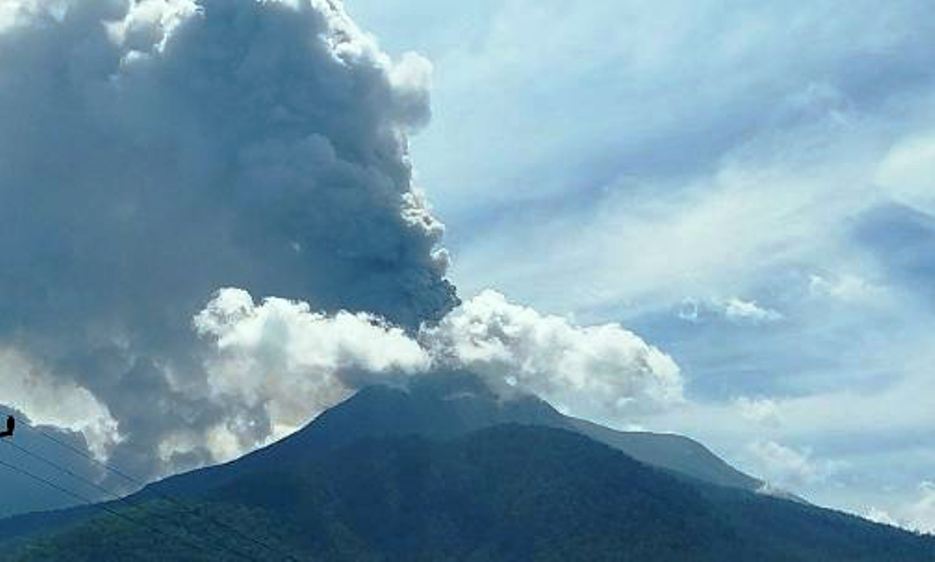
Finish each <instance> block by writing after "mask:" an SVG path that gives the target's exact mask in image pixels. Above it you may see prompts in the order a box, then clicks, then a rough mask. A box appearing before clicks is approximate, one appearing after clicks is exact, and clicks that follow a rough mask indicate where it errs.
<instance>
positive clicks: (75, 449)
mask: <svg viewBox="0 0 935 562" xmlns="http://www.w3.org/2000/svg"><path fill="white" fill-rule="evenodd" d="M23 425H24V426H25V427H26V428H27V429H28V430H30V431H32V432H34V433H37V434H39V435H41V436H42V437H44V438H46V439H48V440H50V441H52V442H53V443H56V444H58V445H59V446H61V447H64V448H66V449H68V450H69V451H71V452H72V453H74V454H76V455H78V456H80V457H82V458H84V459H86V460H88V461H90V462H92V463H94V464H96V465H97V466H100V467H101V468H103V469H105V470H107V471H109V472H111V473H113V474H116V475H117V476H119V477H121V478H123V479H124V480H126V481H127V482H131V483H133V484H136V485H137V486H139V487H140V488H141V489H142V488H144V487H146V486H147V483H146V482H144V481H143V480H141V479H139V478H135V477H133V476H131V475H130V474H127V473H126V472H124V471H123V470H120V469H119V468H117V467H116V466H113V465H111V464H108V463H106V462H103V461H100V460H98V459H96V458H94V456H92V455H90V454H88V453H87V452H86V451H83V450H81V449H79V448H78V447H75V446H74V445H72V444H71V443H67V442H65V441H62V440H61V439H59V438H57V437H55V436H54V435H52V434H50V433H48V432H47V431H43V430H42V429H40V428H38V427H35V426H32V425H29V424H23ZM149 492H150V493H152V494H153V495H155V496H157V497H159V498H160V499H163V500H165V501H167V502H170V503H172V504H174V505H175V506H177V507H180V508H182V509H184V510H186V512H187V513H190V514H193V515H196V516H200V517H202V518H204V519H205V520H207V521H209V522H211V523H213V524H214V525H216V526H218V527H220V528H222V529H225V530H227V531H228V532H231V533H234V534H236V535H237V536H239V537H241V538H243V539H244V540H247V541H249V542H251V543H253V544H255V545H257V546H259V547H262V548H265V549H266V550H268V551H270V552H271V553H273V554H276V555H278V556H282V557H283V559H284V560H293V561H294V562H300V561H299V559H298V558H296V557H295V556H293V555H292V554H289V553H288V552H284V551H282V550H281V549H279V548H276V547H273V546H270V545H269V544H267V543H266V542H264V541H261V540H259V539H256V538H254V537H251V536H250V535H247V534H245V533H244V532H242V531H241V530H240V529H238V528H236V527H234V526H232V525H229V524H227V523H225V522H223V521H221V520H219V519H217V518H216V517H213V516H211V515H210V514H207V513H198V512H197V511H195V510H194V509H193V508H192V507H191V506H189V505H186V504H185V503H184V502H183V501H181V500H179V499H177V498H174V497H172V496H171V495H168V494H165V493H163V492H160V491H158V490H156V489H153V488H150V489H149Z"/></svg>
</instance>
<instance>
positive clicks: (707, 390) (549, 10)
mask: <svg viewBox="0 0 935 562" xmlns="http://www.w3.org/2000/svg"><path fill="white" fill-rule="evenodd" d="M347 4H348V6H347V7H348V10H349V12H350V13H351V15H352V16H353V17H354V18H355V19H356V20H357V21H358V23H360V24H361V25H362V26H363V27H364V28H365V29H367V30H368V31H370V32H372V33H374V34H375V35H376V36H378V37H379V40H380V42H381V46H382V47H383V48H385V49H386V50H387V51H389V52H390V53H391V54H393V55H395V56H398V55H401V54H402V53H404V52H406V51H409V50H415V51H417V52H419V53H421V54H423V55H425V56H426V57H427V58H429V59H430V60H431V61H432V64H433V66H434V72H433V82H432V108H433V118H432V121H431V124H430V125H429V127H428V128H427V129H426V130H424V131H422V132H421V133H420V134H418V135H417V136H416V137H415V138H414V139H413V141H412V150H413V161H414V163H415V168H416V178H417V182H418V184H419V185H420V186H422V187H423V188H424V189H425V190H426V191H427V193H428V196H429V199H430V201H431V203H432V204H433V205H434V207H435V209H436V212H437V214H438V215H439V217H440V218H441V220H442V221H443V222H445V223H446V225H447V232H446V246H448V247H449V248H450V250H451V252H452V255H453V269H452V273H451V277H452V279H453V281H454V282H455V284H456V285H457V286H458V287H459V290H460V292H461V294H462V296H470V295H471V294H473V293H476V292H478V291H480V290H482V289H483V288H486V287H491V286H492V287H495V288H497V289H498V290H500V291H502V292H504V293H505V294H506V295H507V296H508V297H509V298H511V299H513V300H516V301H519V302H522V303H525V304H529V305H531V306H535V307H536V308H537V309H540V310H544V311H548V312H552V313H557V314H563V315H567V316H569V317H571V318H574V319H575V320H576V321H579V322H583V323H591V322H609V321H614V322H620V323H622V324H623V325H624V326H626V327H627V328H630V329H632V330H634V331H635V332H636V333H638V334H639V335H640V336H642V337H643V338H645V339H646V340H647V341H648V342H650V343H652V344H653V345H657V346H659V347H660V348H661V349H663V350H664V351H666V352H667V353H669V354H670V355H671V356H672V357H673V358H674V359H675V360H676V361H677V362H678V364H679V365H680V367H681V369H682V373H683V375H684V377H685V379H686V381H687V390H686V398H687V402H686V404H685V405H684V406H683V407H680V408H676V409H674V410H671V411H667V412H666V413H664V414H656V415H647V416H643V417H639V418H633V419H607V420H604V421H606V422H609V423H614V424H616V425H618V426H627V425H639V426H644V427H647V428H651V429H657V430H673V431H679V432H684V433H688V434H690V435H693V436H695V437H698V438H700V439H701V440H703V441H704V442H705V443H707V444H709V445H710V446H711V447H712V448H714V449H715V450H717V451H718V452H720V453H722V454H724V455H725V456H726V457H727V458H728V459H729V460H730V461H731V462H733V463H735V464H737V465H738V466H741V467H743V468H746V469H748V470H750V471H751V472H754V473H756V474H760V475H763V476H765V477H767V478H769V479H770V480H771V481H773V482H774V483H776V484H777V485H780V486H785V487H788V488H792V489H794V490H795V491H798V492H800V493H802V494H804V495H805V496H806V497H809V498H811V499H813V500H814V501H816V502H818V503H822V504H826V505H832V506H835V507H840V508H845V509H848V510H851V511H855V512H859V513H871V512H872V513H874V514H875V515H876V516H878V517H884V516H886V515H888V516H891V517H893V518H894V519H898V520H902V521H912V522H914V523H915V524H916V525H917V526H926V525H928V526H929V528H931V525H933V524H935V519H933V513H932V511H933V509H932V508H933V503H935V500H933V494H932V490H931V486H930V485H929V484H926V482H930V481H932V480H935V432H933V430H932V428H933V427H935V390H933V383H935V372H933V370H932V367H931V365H932V364H933V362H932V359H933V350H935V346H933V343H935V341H933V340H935V337H933V335H932V333H931V330H930V326H931V325H932V322H933V320H935V307H933V302H935V301H933V300H932V298H933V296H935V291H933V281H935V277H933V275H935V215H933V213H935V66H933V65H932V64H931V61H932V60H933V55H935V39H933V37H935V7H933V6H932V4H931V3H929V2H924V1H894V2H888V3H885V4H882V5H881V4H879V3H876V2H861V1H857V2H852V1H848V2H841V1H820V2H810V3H807V4H798V5H790V4H789V3H787V2H730V1H723V0H721V1H700V2H675V1H672V2H653V3H651V4H650V3H646V2H625V1H601V0H595V1H592V2H578V3H568V2H559V1H551V0H545V1H535V2H533V1H525V0H507V1H502V2H469V3H457V4H452V3H444V4H440V3H437V2H427V1H420V0H415V1H413V0H379V1H376V0H348V2H347Z"/></svg>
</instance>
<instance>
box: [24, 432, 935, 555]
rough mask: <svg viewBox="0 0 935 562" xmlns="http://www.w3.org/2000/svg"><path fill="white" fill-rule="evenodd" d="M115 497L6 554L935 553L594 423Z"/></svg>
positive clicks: (418, 440)
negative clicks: (663, 455) (628, 444)
mask: <svg viewBox="0 0 935 562" xmlns="http://www.w3.org/2000/svg"><path fill="white" fill-rule="evenodd" d="M113 508H114V509H119V510H121V511H120V513H122V514H124V515H126V516H129V517H130V519H132V520H133V521H134V522H135V523H133V522H131V521H130V520H127V519H121V518H118V517H115V516H113V515H102V516H100V517H98V518H95V519H93V520H91V521H88V522H84V523H80V524H78V525H76V526H74V527H72V528H69V529H65V530H61V531H58V532H56V533H55V534H54V535H52V536H47V537H43V538H39V539H34V540H32V541H31V542H29V543H27V544H25V545H19V546H18V548H16V549H14V550H8V551H7V556H8V558H9V559H13V560H50V561H51V560H131V559H132V560H237V559H261V560H282V559H290V558H294V559H297V560H323V561H324V560H328V561H331V560H333V561H358V560H363V561H370V560H372V561H400V562H402V561H411V560H425V561H437V560H470V561H486V560H491V561H493V560H498V561H499V560H504V561H505V560H510V561H512V560H516V561H520V560H523V561H525V560H542V561H551V560H555V561H559V560H560V561H576V560H581V561H601V560H607V561H611V560H613V561H628V560H632V561H641V562H642V561H647V560H652V561H654V562H665V561H669V560H672V561H675V560H678V561H686V560H699V561H709V560H710V561H723V560H732V561H734V560H736V561H744V560H755V561H757V562H770V561H777V562H779V561H784V562H785V561H803V562H804V561H809V562H812V561H816V560H820V561H823V562H835V561H842V562H843V561H847V562H855V561H858V562H859V561H866V562H887V561H894V562H895V561H900V562H903V561H905V562H910V561H932V560H935V539H933V538H926V537H920V536H916V535H913V534H911V533H907V532H904V531H900V530H897V529H893V528H890V527H886V526H881V525H876V524H872V523H869V522H866V521H863V520H861V519H858V518H855V517H850V516H846V515H843V514H839V513H836V512H832V511H828V510H823V509H819V508H815V507H811V506H807V505H802V504H798V503H795V502H789V501H784V500H780V499H775V498H769V497H763V496H758V495H755V494H751V493H749V492H747V491H743V490H737V489H730V488H722V487H716V486H711V485H708V484H703V483H700V482H691V481H687V480H685V479H680V478H675V477H673V476H671V475H670V474H669V473H667V472H664V471H661V470H658V469H655V468H651V467H648V466H646V465H643V464H641V463H639V462H637V461H634V460H633V459H631V458H629V457H627V456H626V455H624V454H623V453H621V452H619V451H617V450H614V449H611V448H610V447H608V446H606V445H603V444H600V443H597V442H595V441H593V440H591V439H588V438H586V437H584V436H581V435H579V434H575V433H572V432H568V431H564V430H559V429H552V428H544V427H533V426H519V425H502V426H497V427H494V428H489V429H484V430H480V431H476V432H472V433H470V434H468V435H465V436H460V437H456V438H453V439H448V440H432V439H428V438H425V437H418V436H410V437H387V438H377V439H374V438H365V439H362V440H358V441H356V442H354V443H351V444H349V445H346V446H343V447H340V448H338V449H335V450H333V451H332V452H331V453H329V454H328V455H323V456H321V457H320V458H318V459H316V460H315V461H313V462H309V463H304V464H291V465H290V464H284V465H272V466H268V467H265V468H264V469H262V470H256V471H253V472H251V473H249V474H245V475H241V476H239V477H238V478H236V479H235V480H233V481H230V482H228V483H226V484H225V485H223V486H221V487H219V488H216V489H214V490H212V491H210V493H208V494H205V495H204V496H203V497H202V498H201V499H200V500H199V501H198V503H197V504H188V503H186V504H178V503H172V502H169V503H167V502H162V501H155V500H154V501H150V502H148V503H146V505H145V507H144V508H143V510H142V511H135V510H129V509H128V508H123V507H120V504H116V505H114V506H113ZM139 522H144V523H145V525H146V526H145V527H143V526H140V525H139V524H138V523H139ZM218 522H219V523H220V525H218ZM232 529H237V530H238V531H240V532H241V533H242V535H243V536H242V537H239V538H238V535H237V533H235V532H233V531H232ZM246 537H249V539H247V538H246ZM251 541H256V542H251ZM258 542H261V543H263V544H262V545H261V544H258Z"/></svg>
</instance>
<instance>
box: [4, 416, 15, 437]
mask: <svg viewBox="0 0 935 562" xmlns="http://www.w3.org/2000/svg"><path fill="white" fill-rule="evenodd" d="M15 429H16V419H15V418H14V417H13V416H7V417H6V431H0V438H3V437H13V430H15Z"/></svg>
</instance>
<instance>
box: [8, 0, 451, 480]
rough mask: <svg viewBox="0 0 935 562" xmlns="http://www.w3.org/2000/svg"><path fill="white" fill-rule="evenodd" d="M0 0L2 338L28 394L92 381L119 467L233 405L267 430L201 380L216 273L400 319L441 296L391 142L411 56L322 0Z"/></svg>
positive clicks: (442, 306) (400, 120)
mask: <svg viewBox="0 0 935 562" xmlns="http://www.w3.org/2000/svg"><path fill="white" fill-rule="evenodd" d="M0 14H2V15H0V18H3V19H2V20H0V29H2V31H0V123H2V127H0V349H4V350H6V352H7V355H11V356H12V355H13V354H14V351H15V356H16V357H17V361H19V362H24V361H25V362H28V363H29V364H30V369H31V370H33V371H35V373H37V374H35V378H36V380H37V381H38V382H37V384H36V385H35V387H34V388H35V390H33V391H32V392H33V393H37V392H48V393H55V392H60V391H61V388H62V387H63V386H67V387H74V386H77V387H78V388H81V389H84V390H86V391H87V392H89V393H90V394H91V395H93V396H94V397H96V399H97V400H98V401H99V402H100V404H101V405H102V406H103V408H105V409H106V410H107V411H108V412H109V415H110V416H112V417H113V419H114V420H116V422H117V424H118V426H119V432H120V435H121V438H122V443H121V444H120V445H119V446H117V447H116V449H115V450H114V451H113V454H115V455H116V457H117V459H116V460H117V461H119V462H120V463H122V464H123V465H125V466H127V468H128V470H130V469H132V470H137V471H140V472H143V473H151V472H152V471H153V470H157V469H160V468H165V469H167V468H175V467H179V466H185V465H191V464H197V463H200V462H204V461H207V460H210V459H211V457H210V455H208V454H207V450H206V449H205V448H204V447H202V446H195V445H192V446H179V447H174V446H171V445H167V443H175V442H181V443H188V442H191V443H197V442H200V441H202V439H201V438H200V437H198V436H199V435H201V434H202V433H203V432H204V431H206V430H207V429H208V428H211V427H214V426H216V425H217V424H219V423H225V422H226V420H229V419H238V420H239V422H238V423H239V424H240V427H238V429H239V430H240V432H239V433H238V435H241V436H243V439H245V440H246V442H247V443H250V442H254V441H255V440H256V439H262V438H263V437H265V436H266V435H268V433H269V428H268V423H269V422H268V420H267V419H263V418H257V419H241V417H240V416H239V415H233V414H232V412H230V411H228V410H227V408H226V406H225V405H223V404H219V403H217V402H216V401H212V400H210V398H211V397H210V394H209V388H208V386H207V377H206V374H205V372H204V370H203V368H202V360H201V358H200V357H199V356H198V350H197V348H196V347H195V344H196V343H197V338H196V337H195V336H194V334H193V332H192V330H191V319H192V315H193V314H194V313H196V312H197V311H198V310H200V309H201V308H202V307H203V306H204V303H205V302H206V301H207V300H208V299H210V298H211V296H212V294H213V293H214V292H215V291H216V290H217V289H218V288H219V287H222V286H228V285H232V286H237V287H242V288H244V289H247V290H250V291H251V292H253V293H254V294H259V295H277V296H282V297H288V298H301V299H303V300H307V301H309V302H311V303H313V305H314V306H315V307H316V308H320V309H323V310H326V311H336V310H339V309H348V310H351V311H368V312H370V313H373V314H378V315H380V316H383V317H385V318H387V319H388V320H389V321H391V322H394V323H396V324H399V325H402V326H404V327H406V328H408V329H410V330H414V329H416V328H417V327H418V325H419V324H420V322H422V321H424V320H433V319H438V318H440V317H441V316H442V315H444V314H445V313H446V312H447V311H448V310H449V309H451V308H452V307H453V306H454V305H455V304H456V298H455V296H454V290H453V287H452V286H451V285H450V284H449V283H448V282H447V281H446V280H445V279H444V275H445V269H446V257H445V254H444V252H443V251H442V250H441V249H440V248H439V247H438V242H439V239H440V236H441V234H442V226H441V225H440V224H439V223H438V222H437V221H436V220H435V219H434V218H433V217H432V216H431V215H430V214H429V212H428V211H427V210H426V208H425V207H424V205H423V203H422V199H421V197H420V196H419V194H418V192H417V191H415V190H414V189H413V185H412V179H411V169H410V165H409V161H408V157H407V147H406V132H407V131H410V130H412V129H414V128H417V127H419V126H420V125H422V124H424V123H425V122H426V121H427V119H428V117H429V107H428V93H427V81H428V74H429V72H430V67H429V65H428V63H427V62H426V61H424V60H423V59H420V58H418V57H416V56H407V57H404V58H403V59H402V61H401V62H399V63H397V64H393V63H392V62H391V61H390V60H389V59H388V58H387V57H386V56H385V55H384V54H382V53H381V52H380V51H379V50H378V49H377V48H376V46H375V44H374V42H373V41H372V40H371V39H369V38H368V37H367V36H365V35H363V34H362V33H361V32H360V31H359V30H358V29H357V28H356V27H355V26H354V25H353V23H352V22H351V21H350V20H349V19H348V18H347V16H346V15H345V14H344V12H343V11H342V9H341V8H340V7H337V6H335V5H334V4H332V3H330V2H324V1H321V2H318V1H315V2H310V1H306V0H303V1H286V0H282V1H265V2H258V1H255V0H202V1H199V2H197V3H196V2H190V1H175V0H165V1H160V0H144V1H141V2H137V3H130V2H128V1H116V0H74V1H67V2H62V1H52V0H48V1H26V2H15V3H12V4H11V3H9V2H4V9H3V12H0ZM4 398H6V397H4ZM10 400H11V401H13V402H17V403H19V402H26V401H28V399H27V398H26V397H16V396H14V397H11V398H10ZM31 415H33V416H35V417H36V418H37V419H40V420H41V419H43V418H52V417H54V416H53V415H52V414H51V413H50V412H32V413H31ZM59 417H60V416H59ZM70 419H71V422H72V425H73V426H74V427H76V428H82V429H83V428H85V427H87V426H89V425H93V424H92V422H89V421H88V420H85V419H82V416H81V415H80V414H78V413H75V414H74V415H72V416H70ZM97 425H98V426H101V427H103V426H107V424H106V423H105V422H100V423H97ZM154 450H156V451H159V450H161V451H163V453H164V455H163V457H164V458H163V459H162V467H159V466H158V465H154V464H153V462H152V461H153V459H152V454H151V452H152V451H154ZM178 451H184V454H183V453H178Z"/></svg>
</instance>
